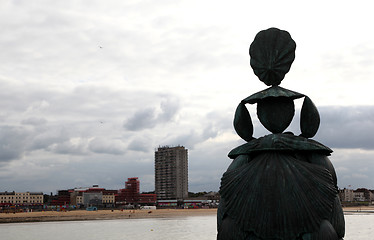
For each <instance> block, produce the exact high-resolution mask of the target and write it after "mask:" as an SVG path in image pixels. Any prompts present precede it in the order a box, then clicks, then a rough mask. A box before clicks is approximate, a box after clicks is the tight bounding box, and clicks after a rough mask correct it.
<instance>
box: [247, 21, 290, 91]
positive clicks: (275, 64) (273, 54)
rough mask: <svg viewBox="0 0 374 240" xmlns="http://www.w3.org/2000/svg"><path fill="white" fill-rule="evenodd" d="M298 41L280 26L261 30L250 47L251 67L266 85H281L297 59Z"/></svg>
mask: <svg viewBox="0 0 374 240" xmlns="http://www.w3.org/2000/svg"><path fill="white" fill-rule="evenodd" d="M295 50H296V43H295V41H294V40H293V39H292V38H291V35H290V34H289V33H288V32H287V31H284V30H280V29H278V28H269V29H267V30H263V31H260V32H259V33H258V34H257V35H256V37H255V39H254V41H253V42H252V44H251V46H250V48H249V55H250V56H251V67H252V68H253V71H254V73H255V74H256V76H257V77H258V78H259V79H260V80H261V81H262V82H264V83H265V84H266V85H268V86H271V85H273V86H274V85H279V84H280V83H281V81H282V80H283V78H284V76H285V75H286V73H287V72H288V71H289V70H290V68H291V64H292V62H293V61H294V59H295Z"/></svg>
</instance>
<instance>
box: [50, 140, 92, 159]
mask: <svg viewBox="0 0 374 240" xmlns="http://www.w3.org/2000/svg"><path fill="white" fill-rule="evenodd" d="M86 149H87V143H85V141H84V140H83V141H82V140H80V139H69V140H68V141H64V142H62V143H57V144H52V145H50V146H49V147H48V148H47V150H49V151H52V152H54V153H57V154H66V155H83V154H86V152H87V150H86Z"/></svg>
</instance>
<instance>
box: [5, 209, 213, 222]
mask: <svg viewBox="0 0 374 240" xmlns="http://www.w3.org/2000/svg"><path fill="white" fill-rule="evenodd" d="M216 214H217V209H216V208H212V209H156V210H155V209H152V210H138V209H137V210H123V211H121V210H113V211H112V210H98V211H86V210H73V211H67V212H56V211H46V212H22V213H15V214H13V213H0V224H1V223H25V222H54V221H87V220H113V219H144V218H178V217H190V216H208V215H216Z"/></svg>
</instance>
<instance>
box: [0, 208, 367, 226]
mask: <svg viewBox="0 0 374 240" xmlns="http://www.w3.org/2000/svg"><path fill="white" fill-rule="evenodd" d="M343 210H344V212H346V213H353V212H363V213H364V212H369V213H373V214H374V206H369V207H347V208H344V209H343ZM215 214H217V209H157V210H123V211H121V210H113V211H112V210H98V211H86V210H74V211H67V212H56V211H47V212H28V213H27V212H23V213H15V214H13V213H0V223H17V222H49V221H83V220H105V219H137V218H174V217H185V216H204V215H215Z"/></svg>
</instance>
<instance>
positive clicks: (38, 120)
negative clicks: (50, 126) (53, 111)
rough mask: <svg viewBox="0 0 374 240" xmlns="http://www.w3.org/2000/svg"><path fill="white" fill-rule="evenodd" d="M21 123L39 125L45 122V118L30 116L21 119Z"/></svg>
mask: <svg viewBox="0 0 374 240" xmlns="http://www.w3.org/2000/svg"><path fill="white" fill-rule="evenodd" d="M21 123H22V124H24V125H33V126H39V125H44V124H46V123H47V120H46V119H45V118H41V117H30V118H27V119H24V120H22V121H21Z"/></svg>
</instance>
